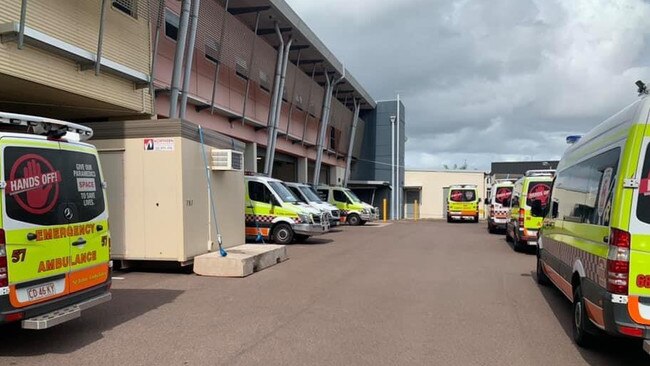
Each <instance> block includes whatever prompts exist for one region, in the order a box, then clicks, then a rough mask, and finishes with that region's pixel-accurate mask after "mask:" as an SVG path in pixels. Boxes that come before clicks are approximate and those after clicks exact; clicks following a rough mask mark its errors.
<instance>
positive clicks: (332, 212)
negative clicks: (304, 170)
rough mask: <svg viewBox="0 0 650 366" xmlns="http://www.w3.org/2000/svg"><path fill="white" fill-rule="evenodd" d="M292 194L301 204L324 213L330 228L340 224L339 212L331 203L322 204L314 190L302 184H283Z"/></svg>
mask: <svg viewBox="0 0 650 366" xmlns="http://www.w3.org/2000/svg"><path fill="white" fill-rule="evenodd" d="M284 184H285V185H286V186H287V187H288V188H289V189H290V190H291V192H293V194H294V195H295V196H296V197H298V199H300V200H301V201H302V202H304V203H306V204H308V205H310V206H311V207H313V208H316V209H318V210H321V211H323V212H326V213H327V214H328V216H329V221H330V226H337V225H339V224H340V223H341V211H339V209H338V208H337V207H336V206H334V205H333V204H331V203H328V202H323V201H322V200H321V199H320V197H318V193H316V190H315V189H314V188H313V187H311V186H309V185H307V184H303V183H289V182H285V183H284Z"/></svg>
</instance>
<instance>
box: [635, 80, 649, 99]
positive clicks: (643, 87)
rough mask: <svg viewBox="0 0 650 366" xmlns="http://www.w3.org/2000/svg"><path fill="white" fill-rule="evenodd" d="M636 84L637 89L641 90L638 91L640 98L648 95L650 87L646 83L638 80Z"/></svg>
mask: <svg viewBox="0 0 650 366" xmlns="http://www.w3.org/2000/svg"><path fill="white" fill-rule="evenodd" d="M635 84H636V86H637V87H639V89H638V90H637V93H639V96H642V95H647V94H648V86H647V85H645V83H644V82H643V81H641V80H637V81H636V83H635Z"/></svg>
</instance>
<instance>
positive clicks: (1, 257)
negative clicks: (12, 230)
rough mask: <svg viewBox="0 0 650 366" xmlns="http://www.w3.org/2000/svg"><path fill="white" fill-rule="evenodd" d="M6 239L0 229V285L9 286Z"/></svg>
mask: <svg viewBox="0 0 650 366" xmlns="http://www.w3.org/2000/svg"><path fill="white" fill-rule="evenodd" d="M6 243H7V240H6V239H5V231H4V230H3V229H0V287H7V286H9V277H8V271H7V246H6Z"/></svg>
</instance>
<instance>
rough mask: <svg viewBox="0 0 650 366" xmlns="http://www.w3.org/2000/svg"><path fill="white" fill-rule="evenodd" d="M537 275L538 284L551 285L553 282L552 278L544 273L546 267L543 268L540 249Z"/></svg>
mask: <svg viewBox="0 0 650 366" xmlns="http://www.w3.org/2000/svg"><path fill="white" fill-rule="evenodd" d="M535 277H536V280H537V284H538V285H540V286H549V285H550V284H551V280H549V279H548V276H547V275H546V273H544V269H543V268H542V259H541V258H540V253H539V250H537V271H536V276H535Z"/></svg>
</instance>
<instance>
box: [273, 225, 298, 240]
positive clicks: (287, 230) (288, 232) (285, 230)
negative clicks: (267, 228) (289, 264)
mask: <svg viewBox="0 0 650 366" xmlns="http://www.w3.org/2000/svg"><path fill="white" fill-rule="evenodd" d="M293 236H294V234H293V229H292V228H291V225H289V224H287V223H286V222H281V223H278V224H276V225H275V227H274V228H273V242H275V243H276V244H290V243H291V242H292V241H293Z"/></svg>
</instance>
